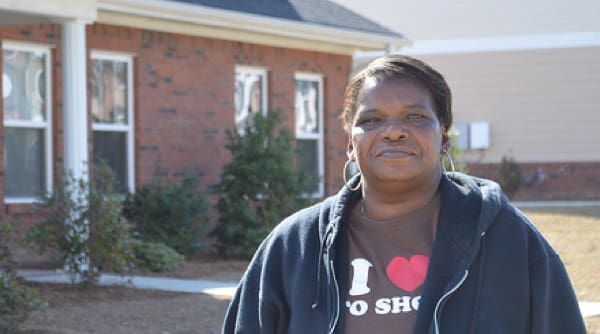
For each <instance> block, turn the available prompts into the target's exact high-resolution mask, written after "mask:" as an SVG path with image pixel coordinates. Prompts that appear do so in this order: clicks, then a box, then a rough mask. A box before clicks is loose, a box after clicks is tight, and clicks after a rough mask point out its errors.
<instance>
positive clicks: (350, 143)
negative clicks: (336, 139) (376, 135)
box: [346, 140, 355, 161]
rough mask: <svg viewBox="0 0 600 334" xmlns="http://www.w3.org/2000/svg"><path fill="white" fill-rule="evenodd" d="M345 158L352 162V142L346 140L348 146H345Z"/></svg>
mask: <svg viewBox="0 0 600 334" xmlns="http://www.w3.org/2000/svg"><path fill="white" fill-rule="evenodd" d="M346 156H347V157H348V160H350V161H354V160H355V159H354V146H353V145H352V140H348V145H347V146H346Z"/></svg>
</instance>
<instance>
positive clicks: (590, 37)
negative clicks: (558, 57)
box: [400, 31, 600, 55]
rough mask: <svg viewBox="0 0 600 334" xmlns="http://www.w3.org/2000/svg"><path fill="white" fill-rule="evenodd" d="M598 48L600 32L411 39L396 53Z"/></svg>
mask: <svg viewBox="0 0 600 334" xmlns="http://www.w3.org/2000/svg"><path fill="white" fill-rule="evenodd" d="M597 46H600V32H598V31H592V32H570V33H556V34H543V35H512V36H495V37H483V38H456V39H440V40H433V39H431V40H415V41H414V43H413V45H412V46H410V47H407V48H404V49H402V50H400V52H401V53H403V54H408V55H428V54H453V53H475V52H498V51H518V50H537V49H565V48H580V47H597Z"/></svg>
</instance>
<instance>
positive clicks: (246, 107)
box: [235, 72, 265, 133]
mask: <svg viewBox="0 0 600 334" xmlns="http://www.w3.org/2000/svg"><path fill="white" fill-rule="evenodd" d="M263 80H264V76H263V75H262V74H260V73H246V72H237V73H236V75H235V125H236V127H237V129H238V131H240V133H241V132H243V130H244V127H245V125H246V123H247V122H248V120H249V118H248V116H249V115H250V114H252V113H255V112H261V111H262V110H263V108H264V106H263V94H265V92H263V91H262V90H263V89H262V85H263Z"/></svg>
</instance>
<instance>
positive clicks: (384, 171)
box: [348, 78, 448, 186]
mask: <svg viewBox="0 0 600 334" xmlns="http://www.w3.org/2000/svg"><path fill="white" fill-rule="evenodd" d="M447 144H448V136H447V134H446V132H445V131H444V130H443V128H442V127H441V125H440V122H439V120H438V119H437V116H436V114H435V111H434V103H433V99H432V97H431V94H430V93H429V91H428V90H427V89H425V88H424V87H423V86H421V85H420V84H418V83H416V82H415V81H414V80H412V79H410V78H391V79H384V80H383V81H379V82H377V81H375V80H374V79H373V78H367V79H366V80H365V82H364V85H363V89H362V92H361V94H360V97H359V100H358V103H357V110H356V114H355V115H354V119H353V121H352V133H351V138H350V141H349V143H348V155H349V157H351V158H354V159H355V160H356V163H357V165H358V168H359V169H360V171H361V173H362V176H363V181H364V182H367V183H368V184H371V183H373V182H375V183H377V182H383V183H380V184H382V185H386V186H389V185H391V184H393V183H394V182H401V183H402V184H411V183H415V184H419V183H421V182H428V181H431V180H433V178H438V177H439V175H440V171H441V167H440V159H439V158H440V152H441V150H442V145H447ZM421 184H422V183H421Z"/></svg>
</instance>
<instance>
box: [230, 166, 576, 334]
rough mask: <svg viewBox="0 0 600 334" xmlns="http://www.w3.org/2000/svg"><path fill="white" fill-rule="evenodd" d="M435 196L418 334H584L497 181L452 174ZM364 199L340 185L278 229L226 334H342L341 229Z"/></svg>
mask: <svg viewBox="0 0 600 334" xmlns="http://www.w3.org/2000/svg"><path fill="white" fill-rule="evenodd" d="M358 181H359V179H358V177H357V178H355V179H353V181H351V182H353V183H354V184H357V182H358ZM440 191H441V198H442V200H441V201H442V205H441V209H440V215H439V217H440V218H439V227H438V231H437V235H436V239H435V242H434V246H433V250H432V254H431V259H430V263H429V269H428V272H427V277H426V279H425V283H424V284H425V285H424V290H423V294H422V298H421V302H420V306H419V311H418V314H417V319H416V323H415V327H414V331H413V332H414V333H419V334H420V333H443V334H451V333H456V334H458V333H460V334H465V333H486V334H490V333H492V334H493V333H507V334H520V333H536V334H542V333H543V334H551V333H557V334H558V333H568V334H579V333H585V327H584V324H583V319H582V317H581V313H580V311H579V307H578V304H577V300H576V297H575V294H574V292H573V289H572V287H571V283H570V281H569V278H568V276H567V273H566V271H565V268H564V266H563V264H562V262H561V260H560V259H559V257H558V255H557V254H556V252H555V251H554V250H553V249H552V248H551V246H550V245H549V244H548V242H547V241H546V240H545V239H544V238H543V237H542V236H541V235H540V233H539V232H538V231H537V230H536V229H535V227H534V226H533V225H532V224H531V223H530V222H529V221H528V220H527V218H526V217H525V216H523V214H522V213H521V212H520V211H518V210H517V209H516V208H514V207H513V206H512V205H510V204H509V203H507V200H506V197H505V196H504V195H503V194H502V192H501V190H500V187H499V186H498V185H497V184H496V183H494V182H492V181H488V180H483V179H477V178H474V177H470V176H466V175H464V174H460V173H448V174H446V175H444V176H443V177H442V179H441V182H440ZM360 197H361V192H360V191H354V192H352V191H349V190H348V189H347V188H345V187H344V188H343V189H342V190H340V192H339V193H338V194H337V195H335V196H332V197H330V198H327V199H326V200H324V201H323V202H321V203H319V204H316V205H314V206H312V207H309V208H306V209H304V210H301V211H299V212H297V213H295V214H294V215H292V216H290V217H288V218H287V219H285V220H284V221H283V222H281V223H280V224H279V225H278V226H277V227H276V228H275V229H274V230H273V231H272V232H271V233H270V234H269V236H268V237H267V238H266V239H265V240H264V242H263V243H262V244H261V246H260V247H259V249H258V251H257V252H256V254H255V255H254V258H253V259H252V261H251V262H250V264H249V266H248V269H247V271H246V273H245V274H244V276H243V277H242V280H241V282H240V285H239V287H238V289H237V291H236V293H235V295H234V297H233V300H232V301H231V304H230V306H229V310H228V312H227V315H226V318H225V322H224V325H223V330H222V333H223V334H231V333H247V334H275V333H277V334H279V333H282V334H283V333H289V334H300V333H302V334H307V333H311V334H313V333H319V334H320V333H340V334H341V333H344V328H343V327H344V313H345V309H344V306H343V305H344V304H345V300H344V298H345V295H346V294H345V291H347V283H348V282H347V278H348V264H347V256H346V254H347V233H346V222H347V221H348V217H349V214H350V211H351V209H352V207H353V205H354V204H355V203H356V202H357V201H358V200H359V199H360ZM393 331H394V329H393V328H390V333H392V332H393Z"/></svg>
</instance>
